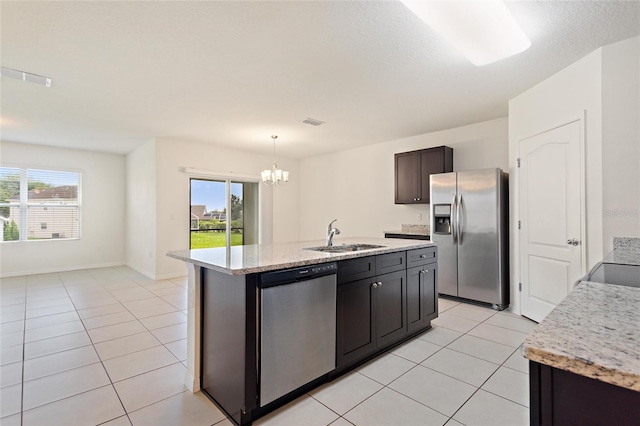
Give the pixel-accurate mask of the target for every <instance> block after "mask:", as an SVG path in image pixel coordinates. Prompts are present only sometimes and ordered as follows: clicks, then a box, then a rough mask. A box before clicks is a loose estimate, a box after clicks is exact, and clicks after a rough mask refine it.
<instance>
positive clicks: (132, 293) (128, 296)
mask: <svg viewBox="0 0 640 426" xmlns="http://www.w3.org/2000/svg"><path fill="white" fill-rule="evenodd" d="M111 294H112V295H113V297H115V298H116V299H118V300H119V301H120V302H130V301H132V300H140V299H149V298H151V297H156V295H155V294H153V293H151V292H150V291H148V290H145V289H144V288H143V287H140V286H138V287H134V288H124V289H120V290H112V291H111Z"/></svg>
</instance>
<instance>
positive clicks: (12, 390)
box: [0, 384, 22, 417]
mask: <svg viewBox="0 0 640 426" xmlns="http://www.w3.org/2000/svg"><path fill="white" fill-rule="evenodd" d="M21 403H22V384H19V385H13V386H7V387H6V388H1V389H0V417H7V416H11V415H14V414H16V413H19V412H20V404H21Z"/></svg>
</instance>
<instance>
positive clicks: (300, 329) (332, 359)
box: [259, 263, 338, 407]
mask: <svg viewBox="0 0 640 426" xmlns="http://www.w3.org/2000/svg"><path fill="white" fill-rule="evenodd" d="M337 270H338V267H337V264H336V263H325V264H320V265H313V266H309V267H306V268H296V269H287V270H283V271H276V272H268V273H264V274H262V275H261V278H260V282H259V288H260V300H261V302H260V361H259V364H260V384H259V388H260V407H264V406H265V405H267V404H269V403H270V402H273V401H275V400H276V399H278V398H280V397H281V396H284V395H286V394H287V393H289V392H291V391H293V390H295V389H297V388H299V387H300V386H303V385H305V384H307V383H309V382H311V381H313V380H315V379H317V378H319V377H321V376H322V375H324V374H326V373H328V372H330V371H332V370H333V369H335V367H336V291H337V279H336V272H337Z"/></svg>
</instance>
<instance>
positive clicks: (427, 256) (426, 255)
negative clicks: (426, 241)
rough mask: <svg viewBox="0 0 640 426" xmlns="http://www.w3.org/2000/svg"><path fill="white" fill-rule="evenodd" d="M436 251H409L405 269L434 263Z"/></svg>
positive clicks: (430, 249)
mask: <svg viewBox="0 0 640 426" xmlns="http://www.w3.org/2000/svg"><path fill="white" fill-rule="evenodd" d="M436 250H437V249H436V248H435V247H427V248H423V249H416V250H409V251H408V252H407V268H412V267H414V266H419V265H425V264H427V263H432V262H435V261H436Z"/></svg>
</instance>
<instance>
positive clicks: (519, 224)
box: [518, 221, 522, 229]
mask: <svg viewBox="0 0 640 426" xmlns="http://www.w3.org/2000/svg"><path fill="white" fill-rule="evenodd" d="M520 226H522V224H521V223H520V221H518V229H520Z"/></svg>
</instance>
